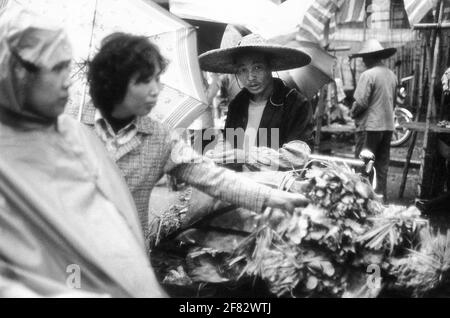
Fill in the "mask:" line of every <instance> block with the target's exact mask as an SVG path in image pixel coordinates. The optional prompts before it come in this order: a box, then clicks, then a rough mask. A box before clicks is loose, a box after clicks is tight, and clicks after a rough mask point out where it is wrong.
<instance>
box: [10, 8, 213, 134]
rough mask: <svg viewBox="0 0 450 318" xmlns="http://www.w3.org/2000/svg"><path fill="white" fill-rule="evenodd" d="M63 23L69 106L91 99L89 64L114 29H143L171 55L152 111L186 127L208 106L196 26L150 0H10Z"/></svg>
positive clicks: (76, 109) (136, 31)
mask: <svg viewBox="0 0 450 318" xmlns="http://www.w3.org/2000/svg"><path fill="white" fill-rule="evenodd" d="M9 2H10V5H13V3H14V4H17V3H18V4H21V5H23V6H25V7H27V8H29V9H31V10H33V11H35V12H37V13H40V14H42V15H44V16H48V17H50V18H51V19H52V20H54V21H56V22H59V23H61V25H62V26H64V27H65V29H66V30H67V32H68V34H69V37H70V39H71V41H72V43H73V44H74V56H75V68H74V72H73V78H74V84H73V85H72V88H71V89H72V91H71V100H70V102H69V105H68V112H70V113H76V114H78V116H79V118H81V115H80V114H81V112H80V110H82V109H83V108H84V106H86V104H87V103H88V102H89V98H88V96H87V95H88V94H87V91H88V90H87V88H86V86H87V84H86V78H85V72H84V71H85V65H86V63H85V62H86V61H87V60H89V59H90V58H91V57H92V56H93V54H94V53H95V52H96V50H97V49H98V48H99V46H100V43H101V41H102V39H103V38H104V37H105V36H107V35H109V34H111V33H113V32H116V31H121V32H127V33H133V34H136V35H144V36H147V37H149V39H150V40H151V41H152V42H154V43H155V44H157V45H158V46H159V47H160V49H161V53H162V54H163V55H164V56H165V57H166V58H167V59H168V60H169V61H170V64H169V67H168V69H167V71H166V72H165V73H164V74H163V75H162V77H161V81H162V82H163V84H164V89H163V90H162V92H161V94H160V97H159V100H158V104H157V105H156V106H155V108H154V109H153V110H152V113H151V116H152V117H154V118H155V119H157V120H159V121H162V122H165V123H166V124H168V125H169V126H171V127H173V128H176V127H187V126H189V125H190V124H191V123H192V121H193V120H194V119H195V118H197V117H198V116H199V115H200V114H201V113H202V112H203V111H204V110H205V109H206V95H205V92H204V88H203V84H202V77H201V72H200V67H199V65H198V60H197V42H196V35H195V29H194V28H193V27H192V26H190V25H189V24H188V23H186V22H184V21H182V20H181V19H179V18H177V17H175V16H173V15H171V14H170V13H169V12H168V11H166V10H164V9H162V8H161V7H160V6H159V5H157V4H156V3H154V2H153V1H150V0H128V1H120V0H77V1H71V0H40V1H32V0H10V1H9Z"/></svg>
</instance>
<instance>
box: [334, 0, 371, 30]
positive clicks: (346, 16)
mask: <svg viewBox="0 0 450 318" xmlns="http://www.w3.org/2000/svg"><path fill="white" fill-rule="evenodd" d="M365 2H366V1H364V0H346V1H344V3H343V4H342V7H341V8H340V9H339V12H338V13H337V16H336V20H337V21H336V22H337V24H338V25H339V24H345V23H351V22H364V7H365V6H364V4H365Z"/></svg>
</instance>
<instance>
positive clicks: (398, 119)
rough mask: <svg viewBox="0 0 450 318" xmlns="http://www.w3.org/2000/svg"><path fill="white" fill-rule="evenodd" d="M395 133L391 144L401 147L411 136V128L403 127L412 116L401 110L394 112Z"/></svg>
mask: <svg viewBox="0 0 450 318" xmlns="http://www.w3.org/2000/svg"><path fill="white" fill-rule="evenodd" d="M394 115H395V116H394V128H395V130H394V133H393V134H392V140H391V146H392V147H400V146H402V145H404V144H405V143H406V142H407V141H408V140H409V138H410V137H411V130H409V129H407V128H405V127H403V124H404V123H408V122H410V121H411V118H410V117H409V116H408V115H407V114H405V113H404V112H402V111H400V110H395V113H394Z"/></svg>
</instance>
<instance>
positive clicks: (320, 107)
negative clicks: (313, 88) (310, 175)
mask: <svg viewBox="0 0 450 318" xmlns="http://www.w3.org/2000/svg"><path fill="white" fill-rule="evenodd" d="M326 86H327V85H325V86H324V87H322V89H321V90H320V98H319V105H318V108H317V111H316V121H317V125H316V137H315V141H314V152H315V153H317V152H319V150H320V135H321V130H322V117H323V113H324V111H325V103H326V95H327V90H326Z"/></svg>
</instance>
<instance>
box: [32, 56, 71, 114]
mask: <svg viewBox="0 0 450 318" xmlns="http://www.w3.org/2000/svg"><path fill="white" fill-rule="evenodd" d="M69 75H70V61H62V62H60V63H58V64H56V65H55V66H54V67H53V68H52V69H41V70H39V71H38V72H37V73H36V74H31V75H30V80H29V83H28V85H27V89H26V93H25V109H26V110H28V111H30V112H32V113H34V114H37V115H39V116H42V117H45V118H50V119H53V118H57V117H58V116H59V115H61V114H62V113H63V112H64V107H65V106H66V104H67V101H68V98H69V87H70V77H69Z"/></svg>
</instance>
